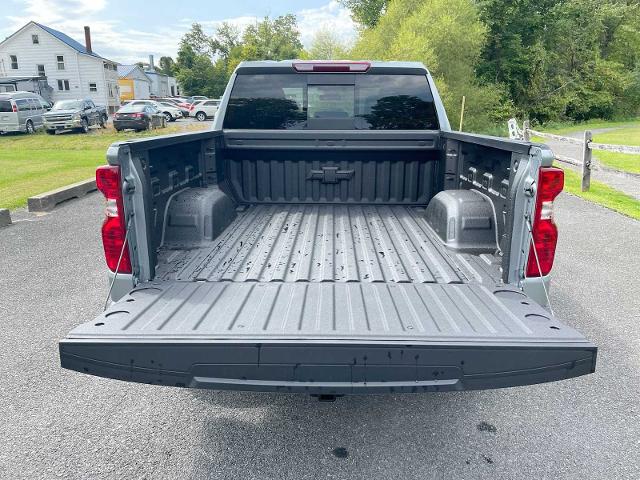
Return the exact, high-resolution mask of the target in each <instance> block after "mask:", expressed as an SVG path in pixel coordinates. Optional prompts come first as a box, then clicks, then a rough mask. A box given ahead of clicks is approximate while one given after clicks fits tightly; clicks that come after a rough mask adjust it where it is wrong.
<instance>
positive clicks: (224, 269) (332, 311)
mask: <svg viewBox="0 0 640 480" xmlns="http://www.w3.org/2000/svg"><path fill="white" fill-rule="evenodd" d="M422 213H423V210H422V209H420V208H416V207H409V206H359V205H348V206H341V205H277V204H275V205H252V206H248V207H246V208H244V209H243V211H241V212H239V213H238V215H237V217H236V218H235V220H234V221H233V222H232V223H231V224H230V225H229V226H228V227H227V228H226V229H225V230H224V232H222V234H221V235H220V236H218V237H217V238H216V239H215V240H213V241H210V242H203V243H201V244H199V245H197V246H194V245H182V246H181V245H179V244H172V245H169V246H165V247H163V248H162V249H161V251H160V252H159V257H158V258H159V269H158V272H157V276H156V278H155V279H154V280H153V281H151V282H146V283H141V284H139V285H138V286H136V288H134V289H133V290H132V291H131V292H130V293H129V294H128V295H126V296H125V297H124V298H122V299H121V300H120V301H118V302H116V303H115V304H113V305H112V306H111V307H110V308H109V309H107V310H106V311H105V312H104V313H103V314H102V315H100V316H98V317H97V318H96V319H95V320H94V321H92V322H88V323H85V324H83V325H80V326H78V327H77V328H75V329H74V330H73V331H72V332H70V333H69V335H68V337H67V338H66V339H64V340H63V341H61V343H60V354H61V359H62V364H63V366H65V367H66V368H71V369H74V370H79V371H83V372H88V373H92V374H94V375H102V376H106V377H110V378H119V379H124V380H130V381H138V382H146V383H155V384H162V385H177V386H188V387H198V388H218V389H220V388H221V389H225V388H230V389H244V390H276V391H299V392H307V393H319V394H320V393H323V394H342V393H357V392H388V391H395V392H401V391H402V392H415V391H431V390H463V389H474V388H496V387H504V386H513V385H522V384H530V383H537V382H544V381H551V380H559V379H563V378H570V377H574V376H577V375H583V374H586V373H589V372H591V371H592V370H593V368H594V364H595V352H596V349H595V347H594V346H593V345H592V344H591V343H589V342H588V341H587V340H585V339H584V337H583V336H582V335H581V334H580V333H578V332H576V331H575V330H573V329H572V328H570V327H567V326H564V325H562V324H561V323H560V322H558V321H557V320H556V319H555V318H553V317H552V316H551V315H549V313H548V312H547V311H546V310H544V309H543V308H542V307H540V306H539V305H537V304H536V303H535V302H532V301H531V300H530V299H529V298H528V297H527V296H526V295H525V294H524V293H522V292H521V291H519V290H518V289H516V288H514V287H512V286H506V285H503V284H502V283H501V282H500V280H499V273H500V271H499V268H498V266H497V260H496V259H494V257H493V256H492V255H472V254H457V253H453V252H451V251H448V250H447V249H446V248H445V247H443V246H442V245H441V244H440V243H439V242H438V240H437V239H436V237H435V234H434V233H432V232H431V231H430V230H429V227H428V225H427V224H426V221H425V220H424V218H423V215H422ZM187 223H188V222H187ZM125 360H126V361H125Z"/></svg>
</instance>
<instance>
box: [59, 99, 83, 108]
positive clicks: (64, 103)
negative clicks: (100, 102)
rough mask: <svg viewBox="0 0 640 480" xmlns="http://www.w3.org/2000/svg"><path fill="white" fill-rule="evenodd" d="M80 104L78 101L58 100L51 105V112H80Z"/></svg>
mask: <svg viewBox="0 0 640 480" xmlns="http://www.w3.org/2000/svg"><path fill="white" fill-rule="evenodd" d="M82 103H83V102H81V101H78V100H59V101H57V102H56V103H55V104H54V105H53V108H52V110H80V109H81V108H82Z"/></svg>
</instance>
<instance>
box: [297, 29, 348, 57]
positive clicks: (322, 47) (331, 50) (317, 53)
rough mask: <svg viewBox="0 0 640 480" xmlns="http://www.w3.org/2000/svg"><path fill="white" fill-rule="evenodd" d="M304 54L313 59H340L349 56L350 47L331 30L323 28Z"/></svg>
mask: <svg viewBox="0 0 640 480" xmlns="http://www.w3.org/2000/svg"><path fill="white" fill-rule="evenodd" d="M304 56H305V58H308V59H311V60H340V59H343V58H347V57H348V56H349V48H348V47H347V46H346V45H345V44H344V43H343V42H341V41H340V39H339V38H338V37H337V36H336V35H335V34H334V33H333V32H332V31H331V30H329V29H328V28H321V29H320V30H318V31H317V32H316V33H315V34H314V36H313V39H312V40H311V47H310V48H309V50H308V51H307V52H305V55H304Z"/></svg>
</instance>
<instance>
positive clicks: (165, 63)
mask: <svg viewBox="0 0 640 480" xmlns="http://www.w3.org/2000/svg"><path fill="white" fill-rule="evenodd" d="M158 64H159V70H160V73H164V74H165V75H169V76H174V75H175V74H176V62H174V61H173V58H171V57H160V61H159V62H158Z"/></svg>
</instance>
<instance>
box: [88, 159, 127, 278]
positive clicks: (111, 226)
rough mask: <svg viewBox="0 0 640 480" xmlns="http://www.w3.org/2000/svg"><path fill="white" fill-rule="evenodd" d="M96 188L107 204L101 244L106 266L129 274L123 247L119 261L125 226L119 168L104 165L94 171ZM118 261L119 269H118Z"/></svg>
mask: <svg viewBox="0 0 640 480" xmlns="http://www.w3.org/2000/svg"><path fill="white" fill-rule="evenodd" d="M96 186H97V187H98V190H100V191H101V192H102V194H103V195H104V197H105V199H106V201H107V203H106V207H105V215H106V218H105V220H104V223H103V224H102V244H103V245H104V256H105V258H106V260H107V266H108V267H109V270H111V271H112V272H116V269H117V272H118V273H131V259H130V258H129V247H128V246H125V248H124V252H123V253H122V260H120V252H122V251H123V250H122V248H123V245H125V238H126V234H127V226H126V223H125V218H124V204H123V201H122V182H121V177H120V167H118V166H115V165H104V166H101V167H98V168H97V169H96ZM118 260H120V267H118Z"/></svg>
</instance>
